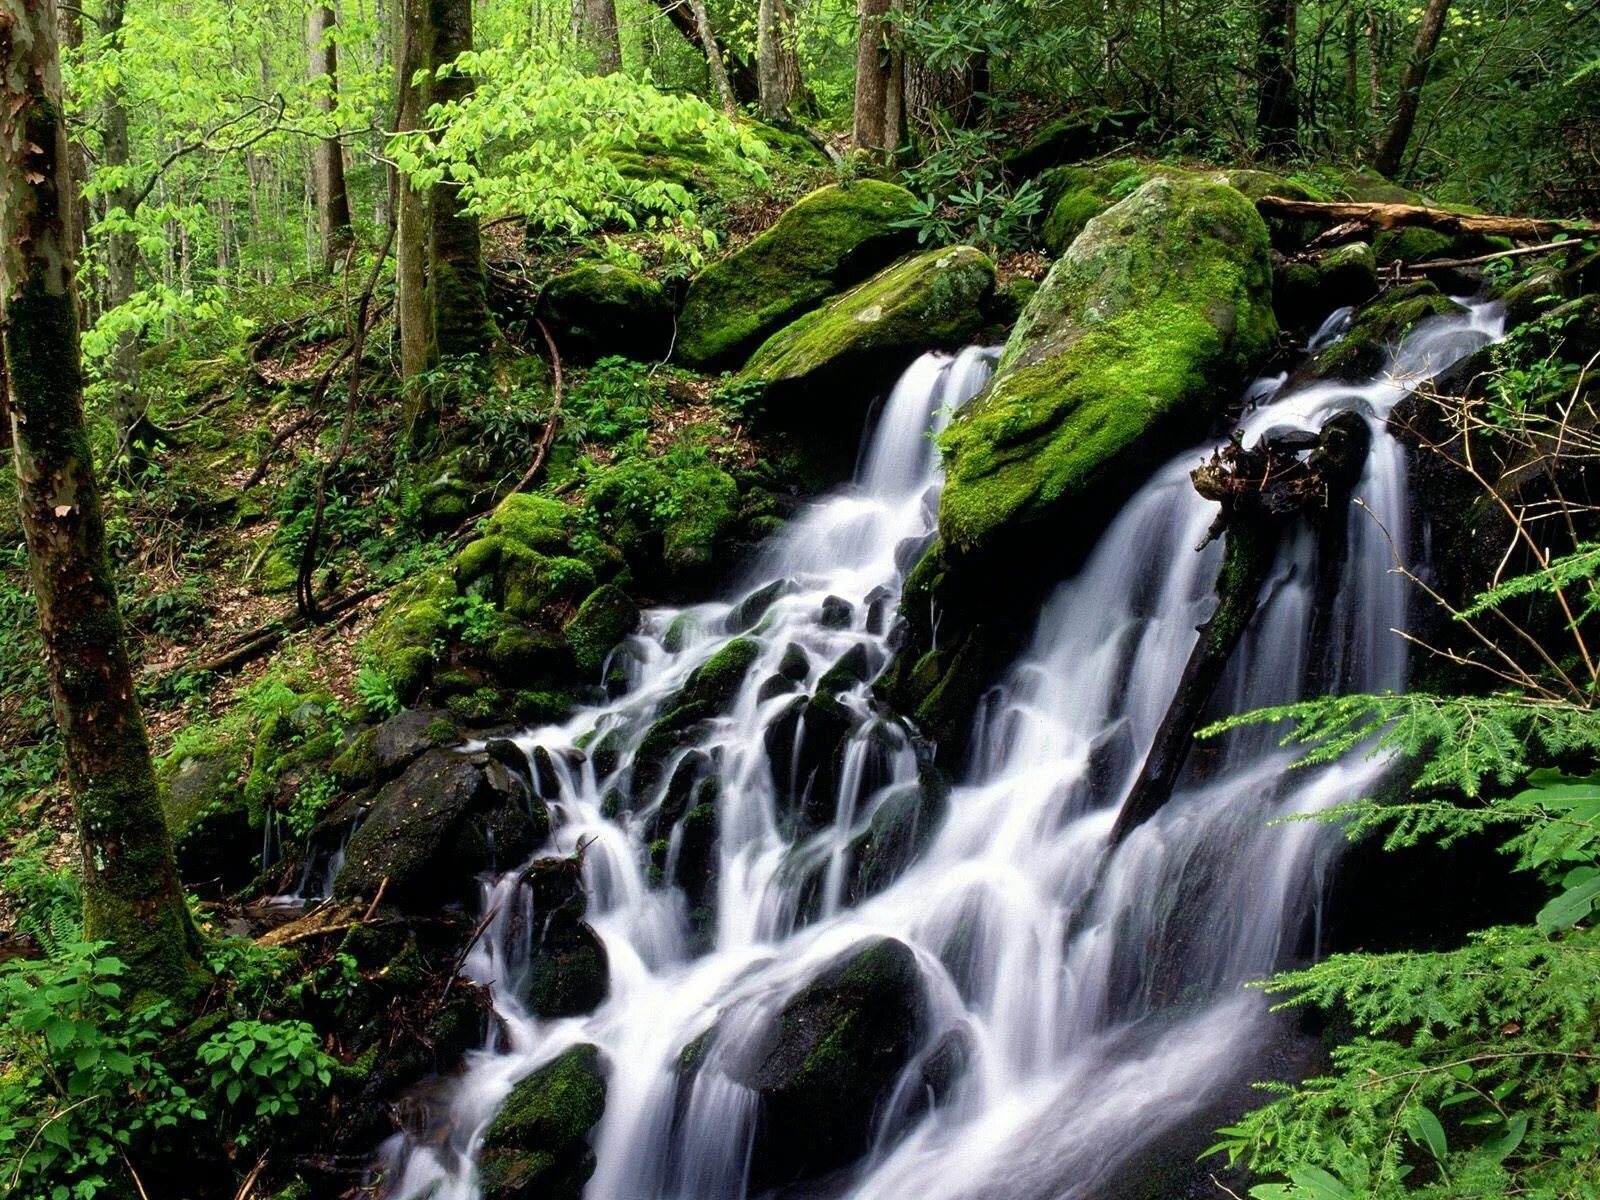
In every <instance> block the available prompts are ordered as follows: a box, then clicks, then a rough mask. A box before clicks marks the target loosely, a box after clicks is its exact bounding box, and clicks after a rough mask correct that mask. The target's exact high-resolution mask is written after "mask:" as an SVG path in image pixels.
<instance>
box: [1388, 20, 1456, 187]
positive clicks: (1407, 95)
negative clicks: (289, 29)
mask: <svg viewBox="0 0 1600 1200" xmlns="http://www.w3.org/2000/svg"><path fill="white" fill-rule="evenodd" d="M1449 12H1450V0H1428V7H1427V10H1426V11H1425V12H1424V13H1423V14H1422V24H1421V25H1420V26H1418V27H1417V40H1416V43H1415V44H1414V45H1413V46H1412V48H1411V57H1410V58H1408V59H1407V60H1406V65H1405V68H1404V69H1403V70H1402V71H1401V72H1400V93H1399V95H1397V96H1396V97H1395V102H1394V120H1392V121H1391V122H1389V129H1388V131H1387V132H1386V133H1385V134H1384V135H1383V141H1382V142H1381V143H1379V145H1378V156H1377V158H1375V159H1374V160H1373V163H1372V165H1373V166H1374V167H1376V168H1377V169H1378V171H1379V172H1380V173H1381V174H1384V175H1390V176H1392V175H1394V174H1395V173H1396V172H1397V171H1399V170H1400V165H1401V163H1402V162H1403V161H1404V160H1405V156H1406V147H1407V146H1408V145H1410V143H1411V131H1412V130H1413V129H1414V128H1416V124H1417V109H1418V107H1419V106H1420V105H1421V103H1422V85H1423V84H1424V83H1426V82H1427V80H1428V64H1429V63H1430V62H1431V61H1432V59H1433V53H1434V51H1435V50H1437V49H1438V48H1439V35H1440V34H1441V33H1443V32H1444V22H1445V17H1446V16H1448V15H1449Z"/></svg>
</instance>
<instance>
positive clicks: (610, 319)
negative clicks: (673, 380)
mask: <svg viewBox="0 0 1600 1200" xmlns="http://www.w3.org/2000/svg"><path fill="white" fill-rule="evenodd" d="M538 315H539V316H540V317H542V318H543V319H544V320H545V321H546V322H547V323H548V324H549V326H550V329H551V332H552V333H553V335H554V336H555V339H556V344H557V345H558V346H560V347H561V352H562V353H563V354H571V355H572V356H573V357H574V358H578V359H596V358H603V357H605V356H606V355H609V354H620V355H623V356H624V357H627V358H636V359H640V360H643V361H647V362H648V361H653V360H655V359H658V358H661V357H663V356H664V355H665V354H666V353H667V350H668V348H669V347H670V346H671V344H672V301H671V300H670V299H669V298H668V297H667V294H666V292H665V291H664V290H663V289H662V287H661V285H660V284H659V283H656V282H655V281H654V280H651V279H646V278H645V277H644V276H643V275H640V274H639V273H638V272H637V271H630V270H628V269H627V268H626V267H618V266H613V265H612V264H611V263H604V262H591V263H581V264H579V265H578V266H576V267H574V268H573V269H572V270H570V271H567V272H565V273H564V274H561V275H557V276H556V277H555V278H554V279H552V280H551V281H550V282H549V283H548V284H546V285H545V287H544V290H543V292H542V293H541V294H540V297H539V305H538Z"/></svg>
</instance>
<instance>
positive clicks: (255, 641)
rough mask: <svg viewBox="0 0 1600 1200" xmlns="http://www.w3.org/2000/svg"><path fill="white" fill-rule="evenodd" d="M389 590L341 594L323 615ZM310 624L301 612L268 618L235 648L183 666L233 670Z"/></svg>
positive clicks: (380, 589)
mask: <svg viewBox="0 0 1600 1200" xmlns="http://www.w3.org/2000/svg"><path fill="white" fill-rule="evenodd" d="M387 590H388V588H387V586H384V587H364V588H360V589H358V590H356V591H354V592H351V593H350V594H349V595H347V596H344V597H342V598H341V599H338V600H335V601H333V602H332V603H330V604H327V605H324V606H323V609H322V615H323V616H324V617H331V616H336V615H337V614H339V613H342V612H344V611H346V610H347V609H349V608H352V607H354V606H355V605H357V604H360V603H361V602H362V601H363V600H367V599H370V598H371V597H373V596H376V595H378V594H379V593H380V592H384V591H387ZM310 625H311V622H310V621H308V620H307V619H306V618H305V617H304V616H301V615H300V614H298V613H296V614H293V615H291V616H289V617H280V618H279V619H278V620H276V621H269V622H268V623H267V624H265V625H260V626H257V627H256V628H255V629H253V630H251V631H250V632H249V633H247V634H244V635H242V636H241V637H240V638H238V639H236V640H235V644H234V646H233V647H232V648H230V649H228V650H227V651H225V652H223V653H222V654H218V655H216V656H215V657H212V658H208V659H206V660H205V661H204V662H199V663H196V664H194V666H192V667H187V668H183V669H185V670H192V671H230V670H232V669H233V668H235V667H241V666H243V665H244V664H245V663H247V662H250V661H251V660H252V659H255V658H259V657H261V655H263V654H266V653H267V652H268V651H270V650H271V649H273V648H274V647H275V646H277V645H278V644H279V643H280V642H282V641H283V639H284V638H286V637H288V636H289V635H290V634H291V633H299V632H300V631H301V630H302V629H306V628H308V627H309V626H310Z"/></svg>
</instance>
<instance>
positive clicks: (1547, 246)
mask: <svg viewBox="0 0 1600 1200" xmlns="http://www.w3.org/2000/svg"><path fill="white" fill-rule="evenodd" d="M1578 244H1579V243H1578V239H1577V238H1562V239H1561V240H1560V241H1558V242H1546V243H1544V245H1542V246H1519V247H1518V248H1517V249H1515V250H1496V251H1495V252H1494V253H1493V254H1480V255H1478V257H1477V258H1449V259H1443V260H1441V261H1439V262H1425V263H1413V264H1412V265H1410V266H1408V267H1407V268H1406V271H1407V272H1408V273H1411V274H1423V273H1425V272H1428V271H1449V270H1453V269H1454V268H1456V267H1477V266H1482V265H1483V264H1484V263H1486V262H1493V261H1494V260H1495V259H1497V258H1521V257H1523V256H1524V255H1527V254H1548V253H1549V252H1550V251H1552V250H1562V249H1565V248H1566V247H1568V246H1576V245H1578Z"/></svg>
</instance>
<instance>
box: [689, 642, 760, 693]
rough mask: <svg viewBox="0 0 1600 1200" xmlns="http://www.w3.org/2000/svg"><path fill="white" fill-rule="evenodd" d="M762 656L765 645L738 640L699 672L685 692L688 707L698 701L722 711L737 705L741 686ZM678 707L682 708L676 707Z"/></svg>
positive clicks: (714, 655) (719, 652)
mask: <svg viewBox="0 0 1600 1200" xmlns="http://www.w3.org/2000/svg"><path fill="white" fill-rule="evenodd" d="M760 654H761V643H759V642H757V641H756V640H755V639H754V638H745V637H740V638H734V639H733V640H732V641H731V642H729V643H727V644H726V645H725V646H723V647H722V648H721V649H720V650H718V651H717V652H716V653H715V654H713V655H712V656H711V657H710V658H708V659H706V661H705V663H704V664H703V665H702V666H701V667H700V669H699V670H697V671H696V672H695V673H694V674H693V675H692V676H691V677H690V679H689V682H688V685H687V686H686V687H685V688H684V693H685V695H684V697H683V700H684V703H691V702H695V701H698V702H699V703H701V704H704V705H705V706H706V707H707V708H709V709H712V710H717V711H720V710H722V709H725V708H727V707H728V705H730V704H732V703H733V698H734V697H735V696H736V695H738V693H739V685H740V684H742V683H743V682H744V677H745V676H746V675H747V674H749V672H750V664H752V663H753V662H755V660H756V658H757V657H758V656H759V655H760ZM674 707H678V706H674Z"/></svg>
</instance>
